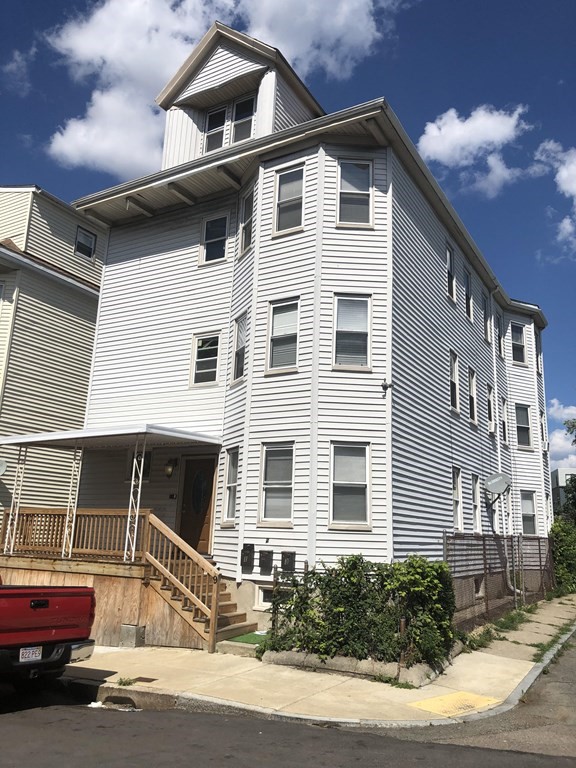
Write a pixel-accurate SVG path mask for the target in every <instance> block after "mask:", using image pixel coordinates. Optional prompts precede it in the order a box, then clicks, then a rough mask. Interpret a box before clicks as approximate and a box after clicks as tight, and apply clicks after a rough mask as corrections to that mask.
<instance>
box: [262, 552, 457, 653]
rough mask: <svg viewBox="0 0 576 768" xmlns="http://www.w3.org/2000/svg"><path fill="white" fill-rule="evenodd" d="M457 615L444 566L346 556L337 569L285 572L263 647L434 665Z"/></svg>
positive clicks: (447, 643) (448, 640)
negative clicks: (302, 572)
mask: <svg viewBox="0 0 576 768" xmlns="http://www.w3.org/2000/svg"><path fill="white" fill-rule="evenodd" d="M454 610H455V599H454V589H453V586H452V578H451V575H450V571H449V569H448V566H447V565H446V563H443V562H429V561H428V560H426V559H425V558H423V557H417V556H412V557H410V558H408V559H407V560H406V561H404V562H401V563H392V564H390V565H388V564H380V563H372V562H369V561H367V560H365V559H364V558H363V557H362V556H361V555H351V556H349V557H343V558H340V559H339V561H338V564H337V565H336V566H334V567H327V568H325V569H323V570H316V569H313V570H310V571H307V572H306V573H304V574H299V575H286V574H284V575H283V577H282V578H281V579H280V580H279V581H278V583H277V585H276V587H275V589H274V595H273V599H272V622H271V624H272V628H271V630H270V632H269V634H268V637H267V639H266V642H265V650H274V651H280V650H298V651H304V652H307V653H315V654H318V655H319V656H320V657H321V658H332V657H334V656H336V655H338V656H349V657H352V658H355V659H367V658H371V659H375V660H377V661H386V662H396V661H400V660H401V659H402V661H403V662H404V663H405V664H406V665H407V666H410V665H411V664H415V663H417V662H421V661H423V662H427V663H429V664H432V665H434V664H437V663H439V662H441V661H442V660H444V659H445V658H446V657H447V656H448V654H449V652H450V649H451V647H452V643H453V640H454V632H453V628H452V618H453V616H454Z"/></svg>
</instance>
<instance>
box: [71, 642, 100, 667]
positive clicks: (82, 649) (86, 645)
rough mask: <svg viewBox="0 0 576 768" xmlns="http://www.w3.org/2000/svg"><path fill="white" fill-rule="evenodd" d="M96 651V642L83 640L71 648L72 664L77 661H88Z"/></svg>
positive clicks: (73, 644)
mask: <svg viewBox="0 0 576 768" xmlns="http://www.w3.org/2000/svg"><path fill="white" fill-rule="evenodd" d="M93 651H94V640H83V641H82V642H80V643H72V645H71V646H70V664H74V663H75V662H77V661H87V660H88V659H89V658H90V657H91V656H92V652H93Z"/></svg>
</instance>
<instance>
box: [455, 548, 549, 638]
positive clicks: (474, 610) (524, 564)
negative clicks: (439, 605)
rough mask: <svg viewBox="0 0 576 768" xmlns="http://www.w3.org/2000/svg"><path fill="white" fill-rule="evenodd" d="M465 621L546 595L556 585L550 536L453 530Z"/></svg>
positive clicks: (460, 613)
mask: <svg viewBox="0 0 576 768" xmlns="http://www.w3.org/2000/svg"><path fill="white" fill-rule="evenodd" d="M444 559H445V560H446V562H447V563H448V565H449V566H450V570H451V572H452V576H453V578H454V589H455V593H456V619H455V622H456V624H457V625H459V626H464V625H466V624H472V623H474V620H475V619H476V618H477V617H484V618H489V617H490V616H497V615H500V614H502V613H504V612H506V611H508V610H510V609H512V608H517V607H518V606H519V605H525V604H527V603H532V602H535V601H536V600H540V599H541V598H544V597H545V596H546V594H547V592H549V591H551V590H552V589H553V588H554V586H555V582H554V569H553V563H552V552H551V548H550V543H549V540H548V539H547V538H543V537H539V536H521V535H520V536H498V535H496V534H491V535H480V534H472V533H453V534H445V536H444Z"/></svg>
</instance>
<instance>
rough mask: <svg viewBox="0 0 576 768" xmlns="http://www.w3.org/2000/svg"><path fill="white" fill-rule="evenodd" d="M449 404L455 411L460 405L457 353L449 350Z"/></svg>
mask: <svg viewBox="0 0 576 768" xmlns="http://www.w3.org/2000/svg"><path fill="white" fill-rule="evenodd" d="M450 406H451V407H452V408H454V410H455V411H457V410H458V409H459V407H460V393H459V385H458V355H457V354H456V352H450Z"/></svg>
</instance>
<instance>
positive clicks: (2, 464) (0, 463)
mask: <svg viewBox="0 0 576 768" xmlns="http://www.w3.org/2000/svg"><path fill="white" fill-rule="evenodd" d="M7 467H8V464H7V463H6V461H5V460H4V459H0V476H2V475H3V474H4V472H6V469H7Z"/></svg>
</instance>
